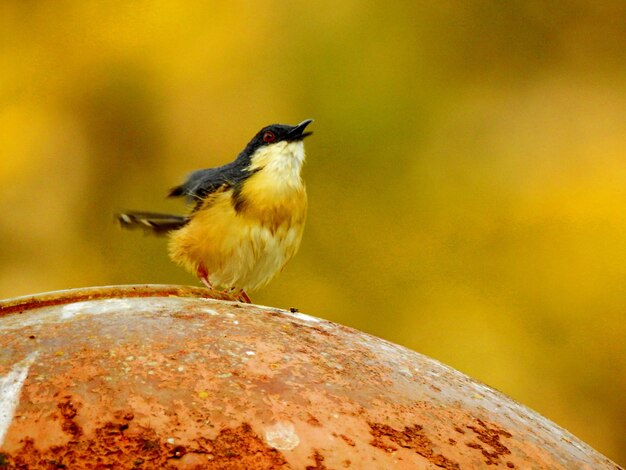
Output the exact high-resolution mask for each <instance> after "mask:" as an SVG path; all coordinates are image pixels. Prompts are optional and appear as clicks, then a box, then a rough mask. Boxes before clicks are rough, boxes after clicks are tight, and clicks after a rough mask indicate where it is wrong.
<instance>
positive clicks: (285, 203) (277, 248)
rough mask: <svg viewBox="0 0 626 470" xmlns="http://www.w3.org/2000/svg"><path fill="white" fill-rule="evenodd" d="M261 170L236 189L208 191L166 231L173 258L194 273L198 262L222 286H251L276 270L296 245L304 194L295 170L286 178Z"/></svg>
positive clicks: (260, 283)
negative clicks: (186, 217)
mask: <svg viewBox="0 0 626 470" xmlns="http://www.w3.org/2000/svg"><path fill="white" fill-rule="evenodd" d="M266 170H268V168H263V169H261V170H259V171H257V172H256V173H254V174H253V175H252V176H250V178H248V180H246V181H245V183H244V184H243V185H242V187H241V189H240V190H239V192H237V193H234V192H233V190H232V189H228V190H224V191H221V192H218V193H216V194H214V195H212V196H210V197H209V199H208V200H207V201H205V202H204V204H203V206H202V208H201V209H200V210H198V211H197V212H196V213H195V214H194V215H193V217H192V219H191V221H190V222H189V223H188V224H187V225H185V226H184V227H183V228H182V229H180V230H178V231H176V232H174V233H173V234H172V235H171V238H170V256H171V257H172V259H173V260H174V261H176V262H177V263H179V264H181V265H183V266H185V267H186V268H187V269H189V270H190V271H192V272H193V273H194V274H195V273H196V272H197V269H198V266H199V265H200V264H201V263H202V264H203V265H204V266H205V267H206V269H207V271H208V273H209V280H210V281H211V282H212V283H213V284H214V285H218V286H223V287H236V288H240V289H245V290H254V289H256V288H259V287H262V286H263V285H265V284H267V283H268V282H269V281H270V280H271V279H272V278H273V277H274V276H275V275H276V274H278V273H279V272H280V271H281V270H282V269H283V268H284V267H285V265H286V264H287V262H288V261H289V260H290V259H291V258H292V257H293V255H294V254H295V253H296V251H297V250H298V248H299V246H300V241H301V239H302V233H303V229H304V223H305V219H306V208H307V197H306V191H305V188H304V184H303V183H302V180H301V179H300V176H299V171H298V172H297V178H285V177H284V176H285V174H284V173H283V174H282V175H279V174H277V173H276V172H274V171H266ZM270 170H271V169H270ZM278 176H282V177H278Z"/></svg>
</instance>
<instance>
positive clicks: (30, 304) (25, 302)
mask: <svg viewBox="0 0 626 470" xmlns="http://www.w3.org/2000/svg"><path fill="white" fill-rule="evenodd" d="M112 297H116V298H125V297H196V298H205V299H214V300H228V301H237V299H236V298H234V297H232V296H231V295H229V294H228V293H226V292H221V291H216V290H209V289H206V288H201V287H192V286H175V285H167V284H130V285H122V286H115V285H114V286H96V287H80V288H76V289H65V290H58V291H52V292H45V293H41V294H34V295H26V296H22V297H15V298H12V299H6V300H0V317H2V316H4V315H8V314H11V313H22V312H25V311H27V310H31V309H35V308H41V307H49V306H52V305H64V304H69V303H72V302H83V301H86V300H98V299H108V298H112Z"/></svg>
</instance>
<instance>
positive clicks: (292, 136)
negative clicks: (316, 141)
mask: <svg viewBox="0 0 626 470" xmlns="http://www.w3.org/2000/svg"><path fill="white" fill-rule="evenodd" d="M312 122H313V119H307V120H306V121H302V122H301V123H300V124H298V125H296V126H294V127H293V128H292V129H291V130H290V131H289V133H288V134H287V139H286V140H289V141H294V140H302V139H304V138H305V137H308V136H310V135H311V134H313V132H304V129H306V126H308V125H309V124H311V123H312Z"/></svg>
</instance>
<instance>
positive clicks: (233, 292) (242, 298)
mask: <svg viewBox="0 0 626 470" xmlns="http://www.w3.org/2000/svg"><path fill="white" fill-rule="evenodd" d="M223 292H224V294H228V295H230V296H231V297H232V298H234V299H235V300H237V301H239V302H243V303H245V304H251V303H252V300H250V297H248V294H246V292H245V291H244V290H243V289H239V291H237V288H236V287H231V288H230V289H226V290H224V291H223Z"/></svg>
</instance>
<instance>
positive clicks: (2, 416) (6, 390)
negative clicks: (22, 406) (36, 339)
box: [0, 351, 38, 446]
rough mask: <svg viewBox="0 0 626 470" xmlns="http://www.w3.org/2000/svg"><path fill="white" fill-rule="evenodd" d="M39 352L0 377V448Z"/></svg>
mask: <svg viewBox="0 0 626 470" xmlns="http://www.w3.org/2000/svg"><path fill="white" fill-rule="evenodd" d="M37 354H38V353H37V351H35V352H32V353H30V354H29V355H28V356H27V357H26V358H25V359H22V360H21V361H20V362H18V363H17V364H15V365H14V366H13V368H12V369H11V370H10V371H9V373H8V374H6V375H4V376H2V377H0V446H1V445H2V444H3V443H4V438H5V437H6V434H7V431H8V430H9V426H10V425H11V421H13V416H14V415H15V410H16V409H17V405H18V404H19V402H20V395H21V393H22V386H23V385H24V381H25V380H26V377H27V376H28V370H29V369H30V366H31V365H32V364H33V362H34V361H35V358H36V357H37Z"/></svg>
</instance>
